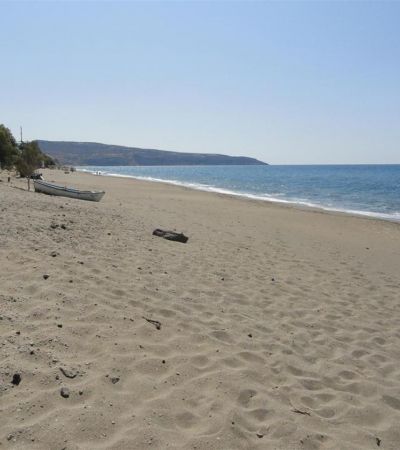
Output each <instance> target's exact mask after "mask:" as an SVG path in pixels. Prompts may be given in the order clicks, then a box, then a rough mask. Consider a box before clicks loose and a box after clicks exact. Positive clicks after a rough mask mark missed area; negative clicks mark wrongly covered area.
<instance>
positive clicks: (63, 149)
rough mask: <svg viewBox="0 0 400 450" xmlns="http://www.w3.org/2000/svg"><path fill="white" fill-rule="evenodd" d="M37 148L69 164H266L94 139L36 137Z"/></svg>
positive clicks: (237, 157) (243, 158)
mask: <svg viewBox="0 0 400 450" xmlns="http://www.w3.org/2000/svg"><path fill="white" fill-rule="evenodd" d="M37 143H38V144H39V147H40V149H41V150H42V152H44V153H46V154H47V155H49V156H51V157H52V158H55V159H57V160H58V161H59V163H60V164H66V165H72V166H182V165H266V163H264V162H262V161H258V160H257V159H254V158H248V157H246V156H227V155H217V154H208V153H180V152H171V151H166V150H153V149H144V148H136V147H123V146H120V145H107V144H98V143H95V142H68V141H65V142H64V141H43V140H38V141H37Z"/></svg>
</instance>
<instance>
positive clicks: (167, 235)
mask: <svg viewBox="0 0 400 450" xmlns="http://www.w3.org/2000/svg"><path fill="white" fill-rule="evenodd" d="M153 235H154V236H159V237H163V238H164V239H168V240H169V241H176V242H183V243H184V244H186V242H187V241H188V239H189V238H188V237H187V236H185V235H184V234H183V233H175V231H167V230H160V229H159V228H157V229H155V230H154V231H153Z"/></svg>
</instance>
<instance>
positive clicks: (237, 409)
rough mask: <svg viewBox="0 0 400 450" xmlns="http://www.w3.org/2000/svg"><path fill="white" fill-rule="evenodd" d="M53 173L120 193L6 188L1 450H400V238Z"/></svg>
mask: <svg viewBox="0 0 400 450" xmlns="http://www.w3.org/2000/svg"><path fill="white" fill-rule="evenodd" d="M44 174H45V178H46V180H48V181H55V182H57V183H61V184H68V185H73V186H76V187H86V188H87V187H91V188H95V189H104V190H105V191H106V195H105V197H104V198H103V200H102V201H101V202H100V203H92V202H84V201H79V200H73V199H67V198H61V197H50V196H46V195H43V194H38V193H34V192H28V191H27V190H26V188H27V184H26V181H23V180H17V179H15V178H13V179H12V181H11V183H8V182H7V175H6V173H5V172H3V173H0V179H1V180H2V182H0V224H1V226H0V266H1V273H0V287H1V289H0V424H1V426H0V448H4V449H6V448H7V449H8V448H14V449H25V448H32V449H41V450H45V449H58V450H61V449H64V450H76V449H85V450H86V449H88V450H89V449H145V448H151V449H197V450H213V449H215V450H220V449H229V450H235V449H249V450H250V449H279V450H281V449H282V450H294V449H310V450H311V449H349V450H356V449H378V448H381V449H393V450H395V449H398V448H399V446H400V426H399V424H400V328H399V323H400V225H399V224H396V223H390V222H385V221H380V220H375V219H368V218H361V217H355V216H350V215H342V214H333V213H324V212H320V211H311V210H301V209H296V208H292V207H288V206H281V205H277V204H270V203H267V202H259V201H251V200H246V199H240V198H232V197H229V196H224V195H218V194H212V193H205V192H200V191H193V190H189V189H186V188H182V187H177V186H171V185H166V184H160V183H150V182H145V181H138V180H132V179H124V178H112V177H101V176H94V175H89V174H84V173H71V174H64V173H63V172H62V171H56V170H55V171H50V170H45V171H44ZM155 228H163V229H171V230H176V231H178V232H183V233H185V235H187V236H188V237H189V241H188V243H187V244H181V243H177V242H170V241H167V240H165V239H162V238H159V237H156V236H153V235H152V231H153V230H154V229H155ZM146 319H150V320H154V321H158V322H160V324H161V327H160V329H157V327H156V326H155V324H154V323H152V322H149V321H148V320H146ZM61 394H62V395H61Z"/></svg>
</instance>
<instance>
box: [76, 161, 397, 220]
mask: <svg viewBox="0 0 400 450" xmlns="http://www.w3.org/2000/svg"><path fill="white" fill-rule="evenodd" d="M76 171H77V172H80V173H85V174H88V175H93V176H96V177H98V176H102V177H114V178H122V179H133V180H138V181H145V182H149V183H161V184H166V185H169V186H177V187H181V188H184V189H189V190H194V191H200V192H205V193H210V194H217V195H223V196H228V197H231V198H238V199H244V200H250V201H256V202H263V203H268V204H273V205H279V206H282V207H289V208H295V209H299V210H303V211H311V212H321V213H327V214H339V215H349V216H352V217H359V218H364V219H373V220H380V221H385V222H391V223H395V224H397V225H400V217H399V218H394V217H392V215H389V214H386V215H385V213H378V212H373V211H371V212H370V211H356V210H345V209H339V208H329V207H325V206H320V205H315V204H312V203H309V204H308V203H307V202H304V203H302V202H296V201H290V200H280V199H277V198H268V197H262V196H259V195H256V194H251V193H240V192H234V191H230V190H227V189H223V188H217V187H212V186H202V185H200V184H196V183H189V182H181V181H175V180H164V179H161V178H152V177H142V176H134V175H125V174H118V173H105V172H104V173H100V174H97V173H96V172H95V171H90V170H87V169H81V168H79V167H77V168H76ZM100 172H101V171H100ZM387 216H390V217H387Z"/></svg>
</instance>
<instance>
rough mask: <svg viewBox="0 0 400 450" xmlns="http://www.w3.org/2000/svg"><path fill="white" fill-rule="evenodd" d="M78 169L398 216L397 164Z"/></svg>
mask: <svg viewBox="0 0 400 450" xmlns="http://www.w3.org/2000/svg"><path fill="white" fill-rule="evenodd" d="M78 170H83V171H88V172H100V173H101V175H106V176H107V175H108V176H123V177H132V178H138V179H141V180H150V181H155V182H167V183H171V184H176V185H181V186H186V187H189V188H193V189H200V190H204V191H211V192H219V193H225V194H230V195H237V196H243V197H248V198H252V199H258V200H264V201H272V202H281V203H291V204H297V205H302V206H309V207H317V208H322V209H326V210H331V211H341V212H348V213H352V214H360V215H366V216H370V217H377V218H381V219H387V220H394V221H400V165H321V166H317V165H315V166H146V167H144V166H110V167H105V166H101V167H100V166H86V167H79V168H78Z"/></svg>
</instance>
